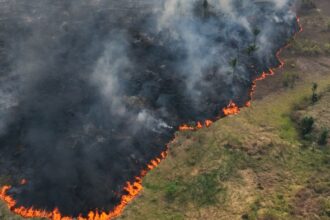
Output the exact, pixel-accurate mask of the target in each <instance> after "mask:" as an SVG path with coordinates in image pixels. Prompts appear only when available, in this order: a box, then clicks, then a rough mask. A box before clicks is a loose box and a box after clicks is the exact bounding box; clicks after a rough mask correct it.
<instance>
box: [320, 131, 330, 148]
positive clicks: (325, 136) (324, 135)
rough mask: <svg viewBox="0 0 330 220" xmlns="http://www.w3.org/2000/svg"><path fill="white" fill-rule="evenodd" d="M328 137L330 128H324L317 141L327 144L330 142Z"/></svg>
mask: <svg viewBox="0 0 330 220" xmlns="http://www.w3.org/2000/svg"><path fill="white" fill-rule="evenodd" d="M328 137H329V130H328V129H323V130H322V132H321V134H320V137H319V140H318V141H317V143H318V144H319V145H326V144H327V143H328Z"/></svg>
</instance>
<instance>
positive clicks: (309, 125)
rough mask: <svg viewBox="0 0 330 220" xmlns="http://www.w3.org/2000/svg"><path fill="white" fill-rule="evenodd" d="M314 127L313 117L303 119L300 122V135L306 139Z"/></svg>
mask: <svg viewBox="0 0 330 220" xmlns="http://www.w3.org/2000/svg"><path fill="white" fill-rule="evenodd" d="M313 126H314V118H313V117H304V118H303V119H302V120H301V123H300V128H301V134H302V136H303V137H304V138H307V135H308V134H309V133H311V131H312V130H313Z"/></svg>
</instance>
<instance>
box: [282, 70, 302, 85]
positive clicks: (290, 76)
mask: <svg viewBox="0 0 330 220" xmlns="http://www.w3.org/2000/svg"><path fill="white" fill-rule="evenodd" d="M298 78H299V77H298V74H296V73H284V79H283V86H284V87H286V88H293V87H294V85H295V84H296V81H297V79H298Z"/></svg>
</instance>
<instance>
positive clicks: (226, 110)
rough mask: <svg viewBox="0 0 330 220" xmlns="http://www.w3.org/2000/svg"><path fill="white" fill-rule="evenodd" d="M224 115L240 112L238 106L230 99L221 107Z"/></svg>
mask: <svg viewBox="0 0 330 220" xmlns="http://www.w3.org/2000/svg"><path fill="white" fill-rule="evenodd" d="M222 111H223V114H224V115H225V116H228V115H236V114H238V113H239V112H240V110H239V107H238V106H237V105H236V104H235V103H234V102H233V101H230V102H229V104H228V106H227V107H225V108H223V109H222Z"/></svg>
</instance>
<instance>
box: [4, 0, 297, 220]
mask: <svg viewBox="0 0 330 220" xmlns="http://www.w3.org/2000/svg"><path fill="white" fill-rule="evenodd" d="M294 3H295V2H294V0H282V1H276V0H270V1H255V0H245V1H241V0H208V1H203V0H190V1H184V0H166V1H159V0H157V1H156V0H140V1H133V0H122V1H113V0H72V1H65V0H57V1H53V0H30V1H24V0H4V1H1V2H0V4H1V7H0V47H1V49H0V57H1V59H0V65H1V75H0V77H1V78H0V85H1V86H0V97H1V98H0V109H1V114H0V117H1V122H0V135H1V137H0V151H1V156H0V170H1V173H2V175H3V176H5V175H6V176H10V177H11V184H13V185H14V187H13V189H12V190H11V191H10V194H11V195H12V196H13V197H14V198H15V199H16V200H17V201H18V204H19V205H23V206H25V207H32V206H33V207H34V208H38V209H46V210H53V209H54V208H55V207H58V208H59V210H60V211H61V213H63V214H66V215H69V216H77V215H78V214H79V213H83V214H86V213H87V212H88V211H90V210H96V209H98V210H100V211H103V210H105V211H109V210H112V209H113V208H114V207H115V206H116V205H117V204H118V202H119V200H120V197H121V195H123V194H125V193H126V192H125V191H124V190H123V186H124V185H125V183H126V182H127V181H132V180H134V177H135V176H137V175H138V174H139V173H140V171H141V170H142V169H145V166H146V165H147V164H148V162H149V161H150V160H151V159H153V158H155V157H157V156H158V155H159V154H160V152H162V151H163V150H164V149H165V145H166V143H168V142H169V141H170V140H171V139H173V137H174V132H175V131H176V130H177V128H178V126H179V125H180V124H182V123H194V122H196V121H202V120H205V119H214V118H215V117H217V116H218V115H220V114H221V109H222V108H223V107H224V106H226V105H227V104H228V103H229V101H230V100H233V101H235V102H236V103H237V104H238V105H243V104H244V103H245V102H246V101H247V100H248V99H249V97H248V91H249V89H250V87H251V84H252V81H253V79H254V78H256V77H257V76H258V75H259V74H260V73H262V72H263V71H266V70H268V69H269V68H270V67H273V66H276V65H278V60H277V58H276V56H275V53H276V51H277V50H278V49H279V48H280V47H282V46H283V45H285V44H286V43H287V41H288V39H289V38H290V37H291V36H292V35H293V34H294V32H296V31H297V29H298V25H297V22H296V15H295V12H294ZM22 178H26V179H27V180H28V183H27V184H25V185H20V184H19V180H20V179H22Z"/></svg>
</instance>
